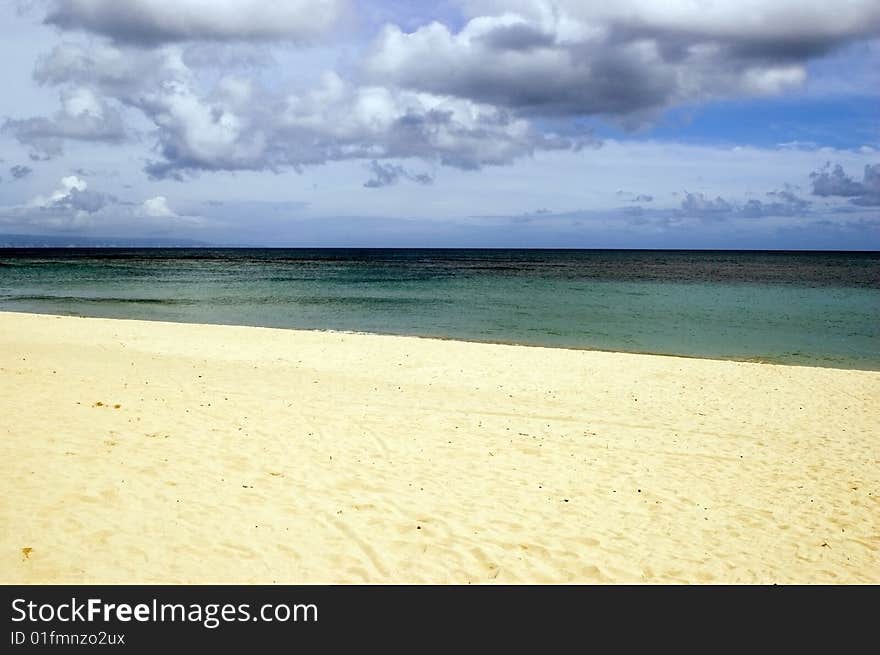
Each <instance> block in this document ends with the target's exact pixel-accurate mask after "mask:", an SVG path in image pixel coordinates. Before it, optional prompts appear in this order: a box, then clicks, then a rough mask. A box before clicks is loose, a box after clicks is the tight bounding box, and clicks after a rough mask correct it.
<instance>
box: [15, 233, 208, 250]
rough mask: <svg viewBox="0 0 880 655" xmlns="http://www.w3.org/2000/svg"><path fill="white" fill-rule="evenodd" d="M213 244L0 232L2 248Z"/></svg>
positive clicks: (158, 239)
mask: <svg viewBox="0 0 880 655" xmlns="http://www.w3.org/2000/svg"><path fill="white" fill-rule="evenodd" d="M210 245H212V244H210V243H206V242H204V241H196V240H194V239H175V238H159V237H156V238H145V239H144V238H140V239H138V238H131V237H81V236H59V235H48V234H0V248H199V247H205V246H210Z"/></svg>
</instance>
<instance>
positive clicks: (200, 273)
mask: <svg viewBox="0 0 880 655" xmlns="http://www.w3.org/2000/svg"><path fill="white" fill-rule="evenodd" d="M0 310H7V311H24V312H41V313H53V314H70V315H82V316H99V317H110V318H137V319H149V320H166V321H182V322H194V323H226V324H239V325H259V326H266V327H284V328H307V329H334V330H353V331H363V332H377V333H387V334H407V335H418V336H432V337H444V338H457V339H469V340H479V341H498V342H512V343H523V344H533V345H546V346H560V347H573V348H596V349H603V350H623V351H630V352H651V353H665V354H677V355H688V356H701V357H718V358H731V359H761V360H767V361H776V362H786V363H795V364H809V365H822V366H835V367H844V368H864V369H872V370H880V255H878V254H877V253H755V252H743V253H731V252H714V253H713V252H702V251H701V252H686V251H677V252H668V251H658V252H654V251H527V250H526V251H523V250H487V251H477V250H272V249H265V250H236V249H227V250H204V249H199V250H0Z"/></svg>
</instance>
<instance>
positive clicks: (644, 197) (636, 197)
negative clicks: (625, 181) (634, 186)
mask: <svg viewBox="0 0 880 655" xmlns="http://www.w3.org/2000/svg"><path fill="white" fill-rule="evenodd" d="M615 195H616V196H617V197H618V198H622V199H624V200H627V201H629V202H653V201H654V196H652V195H651V194H650V193H633V192H632V191H625V190H623V189H618V190H617V192H616V194H615Z"/></svg>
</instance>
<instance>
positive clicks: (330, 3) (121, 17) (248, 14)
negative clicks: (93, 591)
mask: <svg viewBox="0 0 880 655" xmlns="http://www.w3.org/2000/svg"><path fill="white" fill-rule="evenodd" d="M347 4H348V3H347V2H345V1H343V0H284V1H283V2H279V1H278V0H210V1H208V0H126V1H125V2H120V1H119V0H53V1H52V2H50V3H49V11H48V13H47V15H46V18H45V22H46V23H48V24H50V25H55V26H57V27H60V28H61V29H64V30H83V31H87V32H92V33H94V34H100V35H103V36H107V37H110V38H111V39H113V40H115V41H117V42H119V43H134V44H140V45H155V44H159V43H167V42H175V41H186V40H211V41H258V40H273V41H282V40H283V41H286V42H294V43H303V42H310V41H313V40H315V39H316V38H318V37H320V36H321V35H323V34H325V33H326V32H328V31H329V30H331V29H332V28H333V27H334V26H335V25H336V24H337V23H338V22H339V20H340V19H341V18H342V17H343V15H344V14H345V12H346V8H347Z"/></svg>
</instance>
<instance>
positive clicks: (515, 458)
mask: <svg viewBox="0 0 880 655" xmlns="http://www.w3.org/2000/svg"><path fill="white" fill-rule="evenodd" d="M0 417H2V419H0V433H2V440H0V461H2V462H3V464H2V466H3V471H2V473H3V475H2V478H0V479H2V482H0V485H2V489H0V498H2V500H0V528H2V529H0V583H274V582H277V583H343V582H344V583H359V582H379V583H493V582H494V583H608V582H632V583H667V582H690V583H751V582H760V583H870V582H873V583H877V582H880V373H877V372H866V371H844V370H835V369H824V368H808V367H789V366H777V365H769V364H751V363H739V362H725V361H712V360H698V359H685V358H677V357H661V356H650V355H630V354H618V353H604V352H588V351H574V350H562V349H548V348H534V347H521V346H507V345H491V344H477V343H464V342H455V341H441V340H431V339H417V338H407V337H389V336H374V335H359V334H343V333H326V332H302V331H293V330H272V329H262V328H250V327H228V326H206V325H184V324H171V323H152V322H142V321H118V320H103V319H86V318H76V317H56V316H38V315H27V314H15V313H3V314H0Z"/></svg>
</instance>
